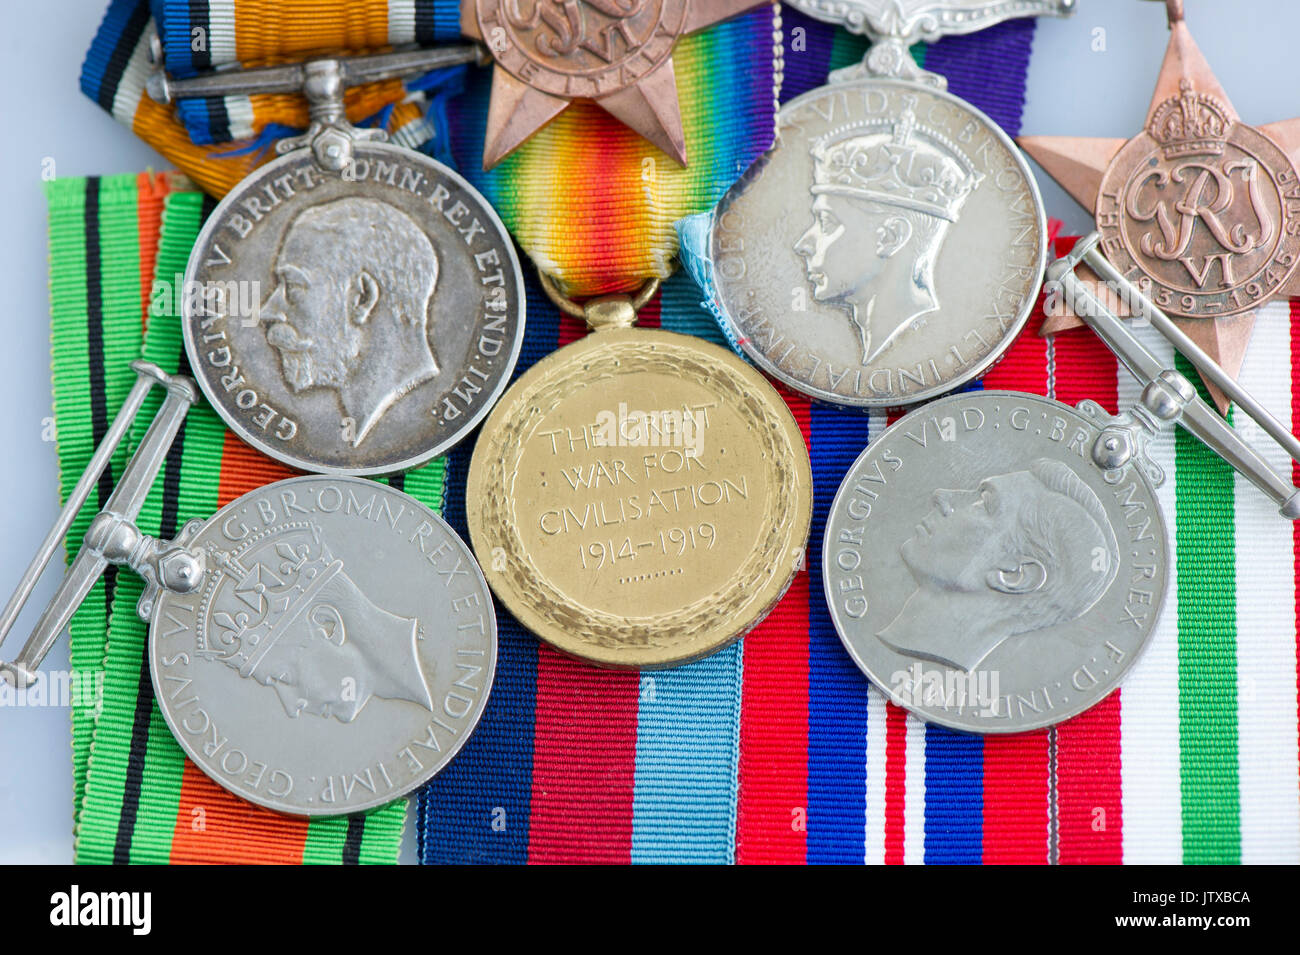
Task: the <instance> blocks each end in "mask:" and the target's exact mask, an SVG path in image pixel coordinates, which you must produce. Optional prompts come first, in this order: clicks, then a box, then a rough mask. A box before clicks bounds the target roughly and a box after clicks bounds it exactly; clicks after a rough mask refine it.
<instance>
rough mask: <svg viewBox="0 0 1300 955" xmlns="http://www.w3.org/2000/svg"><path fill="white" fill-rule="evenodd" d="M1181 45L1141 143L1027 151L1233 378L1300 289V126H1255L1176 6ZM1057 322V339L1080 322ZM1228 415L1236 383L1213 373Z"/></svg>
mask: <svg viewBox="0 0 1300 955" xmlns="http://www.w3.org/2000/svg"><path fill="white" fill-rule="evenodd" d="M1166 7H1167V14H1168V18H1169V28H1170V38H1169V46H1168V49H1167V50H1166V52H1165V58H1164V62H1163V64H1162V65H1161V68H1160V75H1159V78H1158V79H1157V80H1156V88H1155V94H1154V96H1153V97H1152V100H1151V106H1150V109H1149V110H1148V113H1147V122H1146V126H1145V128H1144V129H1143V130H1142V131H1141V132H1140V133H1138V134H1137V135H1136V136H1135V137H1133V138H1132V139H1130V140H1127V141H1125V140H1122V139H1090V138H1083V137H1055V136H1029V137H1024V138H1022V139H1021V140H1020V144H1021V146H1023V147H1024V149H1025V151H1026V152H1028V153H1029V155H1031V156H1032V157H1034V159H1036V160H1037V161H1038V162H1039V163H1040V164H1041V165H1042V166H1043V168H1044V169H1046V170H1047V172H1048V173H1049V174H1051V176H1052V177H1053V178H1054V179H1056V180H1057V181H1058V182H1059V183H1060V184H1061V185H1062V186H1063V187H1064V188H1065V189H1066V191H1067V192H1069V193H1070V194H1071V195H1072V196H1074V198H1075V199H1077V200H1078V201H1079V203H1080V204H1081V205H1083V206H1084V207H1085V208H1087V209H1089V210H1091V211H1092V212H1093V213H1094V214H1095V216H1096V219H1097V229H1098V230H1099V232H1100V233H1101V249H1102V251H1103V252H1104V253H1105V255H1106V257H1107V259H1109V261H1110V262H1111V263H1113V264H1114V265H1115V267H1116V269H1117V270H1118V271H1119V272H1120V273H1121V274H1122V275H1123V276H1124V278H1125V279H1126V280H1127V281H1128V282H1130V283H1132V284H1135V285H1137V286H1139V287H1140V288H1141V289H1142V291H1143V293H1144V295H1145V296H1146V297H1148V298H1149V299H1150V300H1151V301H1152V302H1153V303H1155V304H1156V305H1158V306H1159V307H1160V308H1161V309H1162V310H1164V311H1165V312H1166V313H1167V314H1168V315H1169V316H1170V317H1171V318H1172V319H1173V320H1174V321H1175V323H1177V325H1178V327H1179V328H1180V329H1181V330H1182V331H1183V332H1184V333H1185V334H1186V335H1188V336H1189V337H1190V338H1192V339H1193V340H1194V341H1195V342H1196V343H1197V344H1198V345H1199V346H1200V348H1201V349H1202V350H1204V351H1205V352H1207V353H1208V354H1209V355H1210V356H1211V357H1213V358H1214V360H1215V363H1216V364H1217V365H1219V366H1221V367H1222V368H1224V369H1225V370H1226V371H1227V372H1228V374H1229V375H1230V376H1231V377H1232V378H1234V379H1235V378H1236V376H1237V374H1238V373H1239V371H1240V369H1241V363H1242V359H1243V358H1244V356H1245V353H1246V348H1247V346H1248V345H1249V343H1250V335H1251V331H1252V329H1253V328H1254V322H1255V314H1254V313H1255V310H1256V309H1258V308H1260V307H1261V306H1262V305H1264V304H1265V303H1266V302H1268V301H1270V300H1272V299H1273V298H1276V297H1279V296H1287V295H1296V294H1300V285H1298V284H1297V279H1296V275H1297V273H1296V265H1297V263H1300V218H1298V217H1300V170H1298V168H1297V163H1300V120H1286V121H1283V122H1279V123H1272V124H1270V125H1267V126H1260V127H1254V126H1250V125H1248V124H1246V123H1245V122H1243V121H1242V120H1241V119H1240V117H1238V116H1237V113H1236V111H1235V110H1234V109H1233V107H1232V103H1231V102H1230V101H1229V99H1228V96H1227V93H1225V92H1224V90H1223V88H1222V87H1221V86H1220V85H1219V82H1218V81H1217V80H1216V79H1215V77H1214V73H1213V71H1212V70H1211V69H1210V66H1209V64H1208V63H1207V62H1206V61H1205V58H1204V56H1203V55H1202V54H1201V51H1200V49H1199V48H1198V47H1197V45H1196V41H1195V40H1193V39H1192V34H1191V31H1189V30H1188V28H1187V24H1186V22H1185V21H1184V19H1183V4H1182V0H1167V3H1166ZM1078 324H1079V320H1078V318H1077V317H1074V316H1070V315H1059V316H1053V317H1052V318H1050V319H1049V320H1048V322H1047V323H1045V325H1044V328H1043V333H1044V334H1051V333H1053V332H1057V331H1060V330H1062V329H1065V328H1069V327H1071V326H1074V325H1078ZM1206 386H1207V387H1208V388H1209V389H1210V392H1211V394H1212V395H1213V397H1214V400H1215V403H1216V404H1217V405H1218V407H1219V409H1220V411H1222V412H1224V413H1226V412H1227V409H1228V406H1229V400H1228V397H1227V395H1226V394H1225V393H1224V391H1223V390H1222V388H1221V387H1220V386H1219V385H1217V384H1216V383H1214V382H1213V381H1211V380H1210V379H1208V378H1207V379H1206Z"/></svg>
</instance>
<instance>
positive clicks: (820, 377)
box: [710, 79, 1047, 407]
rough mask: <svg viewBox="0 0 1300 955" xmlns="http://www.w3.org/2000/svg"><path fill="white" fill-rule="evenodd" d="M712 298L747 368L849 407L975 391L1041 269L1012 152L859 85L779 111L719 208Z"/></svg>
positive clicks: (1025, 184) (1030, 209)
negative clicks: (969, 387) (749, 362)
mask: <svg viewBox="0 0 1300 955" xmlns="http://www.w3.org/2000/svg"><path fill="white" fill-rule="evenodd" d="M710 244H711V256H712V259H713V262H714V267H715V275H716V283H717V291H718V298H719V300H720V305H721V308H722V311H723V312H724V319H725V320H727V321H729V322H730V324H731V325H732V330H733V332H734V335H735V338H736V339H737V340H739V342H740V344H741V347H742V348H743V349H744V351H745V352H746V354H747V355H749V357H750V358H752V359H753V360H754V361H755V362H756V363H757V364H758V365H759V366H760V367H761V368H763V369H764V370H765V371H767V372H768V373H769V374H772V375H774V376H775V377H777V378H779V379H781V380H782V381H784V382H785V383H786V384H788V385H790V386H791V387H793V388H797V389H798V390H800V391H803V392H805V393H807V394H809V395H812V396H813V397H816V398H820V399H822V400H825V401H829V402H833V403H835V404H840V405H846V406H854V407H882V406H892V405H903V404H911V403H914V402H918V401H922V400H925V399H928V398H932V397H934V396H936V395H941V394H944V393H945V392H948V391H951V390H952V389H954V388H956V387H958V386H960V385H961V384H963V383H965V382H968V381H970V380H972V379H974V378H977V377H979V376H980V375H982V374H983V373H984V372H985V371H987V370H988V369H989V368H990V367H991V366H992V365H993V364H994V363H995V362H996V361H997V360H998V358H999V357H1001V355H1002V353H1003V352H1004V351H1005V349H1006V348H1007V347H1008V346H1009V345H1010V343H1011V341H1012V340H1013V339H1014V338H1015V336H1016V334H1017V333H1018V332H1019V331H1020V329H1021V328H1022V327H1023V326H1024V323H1025V321H1026V319H1027V318H1028V316H1029V313H1030V311H1031V310H1032V308H1033V305H1034V303H1035V301H1036V299H1037V296H1038V290H1039V287H1040V285H1041V282H1042V274H1043V267H1044V265H1045V264H1046V255H1047V226H1046V217H1045V215H1044V211H1043V205H1042V200H1041V199H1040V197H1039V194H1038V188H1037V186H1036V185H1035V183H1034V179H1033V176H1032V174H1031V173H1030V171H1029V167H1028V165H1027V164H1026V162H1025V160H1024V157H1023V156H1022V155H1021V154H1020V151H1019V150H1018V149H1016V147H1015V145H1014V144H1013V143H1012V142H1011V140H1010V139H1009V138H1008V137H1007V136H1006V134H1005V133H1003V132H1002V130H1001V129H999V128H998V127H997V125H996V124H995V123H993V121H992V120H990V119H989V118H988V117H986V116H985V115H984V114H983V113H981V112H979V111H978V110H976V109H975V108H974V107H972V106H970V105H969V104H968V103H965V102H963V101H962V100H960V99H958V98H956V97H954V96H951V95H949V94H947V93H944V92H941V91H938V90H934V89H930V88H928V87H924V86H918V85H916V84H914V83H907V82H901V81H895V80H881V79H865V80H856V81H852V82H846V83H836V84H832V85H831V86H827V87H822V88H820V89H817V90H813V91H812V92H810V93H807V94H805V95H803V96H801V97H799V98H797V99H795V100H792V101H791V102H790V103H788V104H787V105H786V106H785V107H784V108H783V109H782V110H781V114H780V120H779V133H778V140H777V144H776V146H775V147H774V148H773V150H772V151H771V152H770V153H769V154H768V155H767V156H766V157H765V158H764V159H763V160H760V161H759V162H758V163H756V164H755V165H754V167H753V168H751V169H750V171H749V172H748V173H747V174H746V175H745V176H744V177H743V178H742V179H741V180H740V181H739V182H738V183H736V185H735V186H733V187H732V189H731V190H730V191H729V192H728V193H727V195H726V197H725V198H724V199H723V201H722V202H721V203H720V204H719V206H718V208H717V210H716V211H715V213H714V218H713V232H712V238H711V243H710Z"/></svg>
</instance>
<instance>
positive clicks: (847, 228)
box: [794, 107, 983, 365]
mask: <svg viewBox="0 0 1300 955" xmlns="http://www.w3.org/2000/svg"><path fill="white" fill-rule="evenodd" d="M812 159H813V182H812V185H811V195H812V197H813V202H812V224H811V225H810V226H809V227H808V228H807V230H806V231H805V232H804V233H803V235H802V236H800V238H799V240H798V241H797V242H796V243H795V246H794V251H795V252H796V253H797V254H798V255H799V256H800V257H801V258H802V259H803V261H804V269H805V271H806V272H807V276H808V281H809V283H810V285H811V286H812V294H813V298H814V299H816V300H817V301H819V302H824V303H827V304H830V305H834V306H837V307H840V308H842V309H844V310H845V311H846V312H848V315H849V320H850V322H851V323H852V325H853V329H854V331H855V333H856V335H857V339H858V344H859V346H860V348H861V355H860V360H861V363H862V364H864V365H867V364H871V363H873V362H875V361H876V360H877V359H878V358H879V357H880V356H881V355H882V354H883V353H884V352H885V351H886V350H887V349H888V348H890V346H892V345H893V344H895V342H897V340H898V339H899V338H900V337H901V336H903V335H904V334H905V333H906V332H907V330H908V329H910V328H913V327H917V325H918V323H919V322H920V321H921V320H922V319H923V318H924V316H926V315H928V314H930V313H931V312H934V311H937V310H938V309H939V307H940V303H939V291H938V289H937V288H936V287H935V266H936V263H937V261H938V258H939V255H940V252H941V251H942V250H943V245H944V241H945V239H946V238H947V236H948V231H949V229H950V228H951V227H952V225H953V224H954V223H956V222H957V221H958V219H959V217H960V215H961V211H962V207H963V206H964V205H965V203H966V200H967V199H968V198H969V197H970V195H971V193H972V192H974V191H975V189H976V188H978V186H979V184H980V182H981V180H982V179H983V175H982V174H981V173H980V172H979V171H977V170H976V168H975V166H974V164H973V163H972V162H971V160H970V159H969V158H968V157H967V156H966V155H965V153H963V152H962V150H961V149H960V148H958V146H957V145H956V144H955V143H953V142H951V141H950V140H948V139H947V138H946V137H944V136H943V135H941V134H940V133H938V132H936V131H935V130H933V129H930V128H928V127H926V126H923V125H920V124H919V123H918V122H917V119H916V116H915V115H914V114H913V112H912V111H911V109H910V107H909V108H908V109H906V110H905V111H904V112H903V113H902V114H901V115H900V116H899V117H898V118H897V119H880V120H870V121H866V122H860V123H853V124H850V125H847V126H844V127H840V128H838V129H835V130H832V131H831V132H830V133H829V134H827V135H826V136H824V137H822V138H821V139H819V140H817V141H816V142H815V143H814V144H813V146H812Z"/></svg>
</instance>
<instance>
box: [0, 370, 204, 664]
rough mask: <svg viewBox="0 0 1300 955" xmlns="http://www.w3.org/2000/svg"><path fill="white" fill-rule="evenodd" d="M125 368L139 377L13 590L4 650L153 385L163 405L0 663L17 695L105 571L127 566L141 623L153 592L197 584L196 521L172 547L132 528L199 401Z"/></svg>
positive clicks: (161, 376)
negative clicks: (20, 640) (30, 622)
mask: <svg viewBox="0 0 1300 955" xmlns="http://www.w3.org/2000/svg"><path fill="white" fill-rule="evenodd" d="M131 367H132V368H133V369H135V373H136V375H137V376H138V377H137V379H136V382H135V385H134V386H133V387H132V389H131V391H130V393H129V394H128V395H127V399H126V401H125V402H124V403H123V405H122V408H121V410H120V411H118V413H117V417H116V418H114V419H113V424H112V426H111V427H110V428H109V430H108V432H107V433H106V434H105V435H104V439H103V441H101V442H100V444H99V447H97V448H96V449H95V454H94V456H93V457H92V458H91V460H90V463H89V464H88V465H87V466H86V470H85V472H84V473H83V474H82V475H81V479H80V480H79V481H78V482H77V485H76V487H74V488H73V490H72V493H71V494H69V495H68V500H67V503H66V504H64V506H63V510H62V511H60V513H59V518H58V520H57V521H56V522H55V524H54V527H53V528H51V530H50V532H49V534H47V535H46V537H45V540H44V541H43V542H42V543H41V546H40V549H39V550H37V552H36V556H35V557H34V558H33V560H32V562H31V564H30V565H29V566H28V568H27V571H26V572H25V573H24V574H23V577H22V580H21V581H20V582H19V584H18V588H17V590H15V591H14V594H13V596H11V597H10V598H9V602H8V604H6V606H5V609H4V613H3V615H0V644H3V643H4V639H5V637H6V636H8V634H9V631H10V630H11V629H12V628H13V625H14V623H15V622H17V620H18V615H19V614H20V613H21V612H22V609H23V606H24V605H25V604H26V602H27V599H28V598H29V597H30V596H31V593H32V590H33V589H34V588H35V587H36V583H37V581H38V580H39V579H40V577H41V574H42V573H44V571H45V568H46V566H47V565H48V564H49V562H50V559H51V558H52V557H53V556H54V552H55V551H56V550H57V549H58V547H59V545H60V544H61V543H62V542H63V539H64V538H65V537H66V536H67V534H68V529H69V528H70V527H71V526H72V522H73V521H74V520H75V519H76V517H77V513H78V512H79V511H80V510H81V508H82V506H83V505H84V504H85V503H86V500H87V499H88V498H89V496H90V492H91V491H92V490H93V489H94V487H95V485H96V483H97V482H98V481H99V477H100V475H101V474H102V473H103V471H104V468H105V466H106V465H107V464H108V462H109V459H110V458H112V456H113V452H114V451H115V450H116V449H117V447H118V445H119V444H121V443H122V439H123V438H125V437H126V435H127V432H128V431H129V430H130V427H131V422H132V421H133V420H135V416H136V414H137V413H138V412H139V410H140V407H141V406H142V405H143V404H144V401H145V399H146V397H147V396H148V394H149V392H150V391H151V390H152V388H153V387H154V386H155V385H160V386H162V387H163V388H165V389H166V392H167V394H166V397H165V398H164V399H163V403H162V406H161V407H160V408H159V409H158V412H157V414H156V415H154V419H153V422H152V424H150V426H149V430H148V432H146V434H145V437H144V440H142V441H141V442H140V446H139V447H138V448H136V450H135V453H134V454H133V455H132V456H131V460H130V462H129V463H128V464H127V467H126V469H125V470H124V471H123V472H122V477H121V479H120V480H119V481H118V482H117V485H116V486H115V487H114V489H113V493H112V494H111V495H110V496H109V498H108V500H107V501H106V502H105V504H104V508H103V510H101V511H100V512H99V514H98V515H97V516H96V517H95V519H94V521H92V522H91V525H90V528H89V530H87V531H86V536H85V539H84V541H83V542H82V545H81V550H80V551H79V552H78V553H77V557H76V559H75V560H74V561H73V562H72V565H71V566H70V567H69V568H68V571H67V573H66V574H65V575H64V578H63V583H62V584H61V585H60V586H59V589H58V590H57V591H56V592H55V594H54V596H53V597H52V598H51V599H50V602H49V604H48V605H47V606H46V608H45V611H44V612H43V613H42V614H41V618H40V620H39V621H38V622H37V624H36V627H35V629H34V630H33V631H32V634H31V636H30V637H29V638H28V640H27V643H26V644H25V645H24V646H23V648H22V650H21V651H20V652H19V654H18V656H17V657H16V658H15V659H14V660H13V661H12V662H10V663H5V662H4V661H3V660H0V679H3V680H5V681H6V682H8V683H9V684H11V685H12V686H14V687H15V688H16V689H23V688H25V687H27V686H29V685H31V683H32V681H33V680H35V679H36V669H37V667H39V666H40V665H41V661H42V660H44V659H45V656H46V654H48V653H49V652H50V648H51V647H53V646H54V643H55V641H56V640H58V638H59V635H60V634H61V633H62V632H63V630H64V628H66V627H67V625H68V622H69V621H70V620H71V619H72V615H73V614H74V613H76V611H77V608H78V607H79V606H80V605H81V602H82V600H84V599H85V597H86V594H88V593H89V592H90V589H91V587H93V586H94V585H95V581H96V580H98V579H99V577H100V575H101V574H103V572H104V570H105V569H106V568H107V567H108V565H109V564H118V565H126V566H129V567H130V568H131V569H132V570H134V571H135V572H136V573H138V574H139V575H140V576H141V577H143V578H144V579H145V581H146V583H147V586H146V587H145V591H144V594H143V595H142V596H141V598H140V603H139V605H138V608H137V609H138V610H139V613H140V616H141V617H143V618H145V619H146V620H148V619H149V615H150V614H151V613H152V611H153V603H154V600H155V599H156V598H157V595H158V593H159V591H160V590H162V589H167V590H172V591H175V592H176V593H182V594H188V593H193V592H194V590H195V588H197V587H198V586H199V585H200V584H201V583H202V581H203V569H204V557H203V553H202V552H201V551H197V550H191V549H190V548H189V546H188V545H189V541H190V540H191V539H192V538H193V536H194V534H195V533H196V532H197V531H198V529H199V528H200V527H201V526H202V523H203V522H202V521H189V522H188V523H186V524H185V526H184V527H183V528H182V529H181V532H180V534H179V535H177V537H176V539H175V540H170V541H166V540H159V539H157V538H154V537H150V536H148V535H146V534H142V533H140V531H139V529H138V528H136V526H135V524H134V523H133V521H134V520H135V519H136V518H137V517H138V516H139V514H140V509H141V508H142V507H144V503H145V499H146V497H147V496H148V494H149V488H150V487H152V486H153V482H154V478H156V477H157V476H158V472H159V470H160V469H161V468H162V466H163V464H164V462H165V461H166V458H167V451H168V449H169V448H170V447H171V445H172V440H173V439H174V438H175V437H176V433H177V431H178V430H179V429H180V426H181V422H183V421H184V420H185V415H186V414H187V413H188V412H189V409H190V405H192V404H194V402H195V401H197V400H198V390H197V389H196V388H195V387H194V382H192V381H191V380H190V379H189V378H186V377H185V376H183V375H168V374H167V373H166V372H164V371H163V370H162V369H161V368H159V367H158V366H157V365H153V364H150V363H149V362H145V361H135V362H132V363H131Z"/></svg>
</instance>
